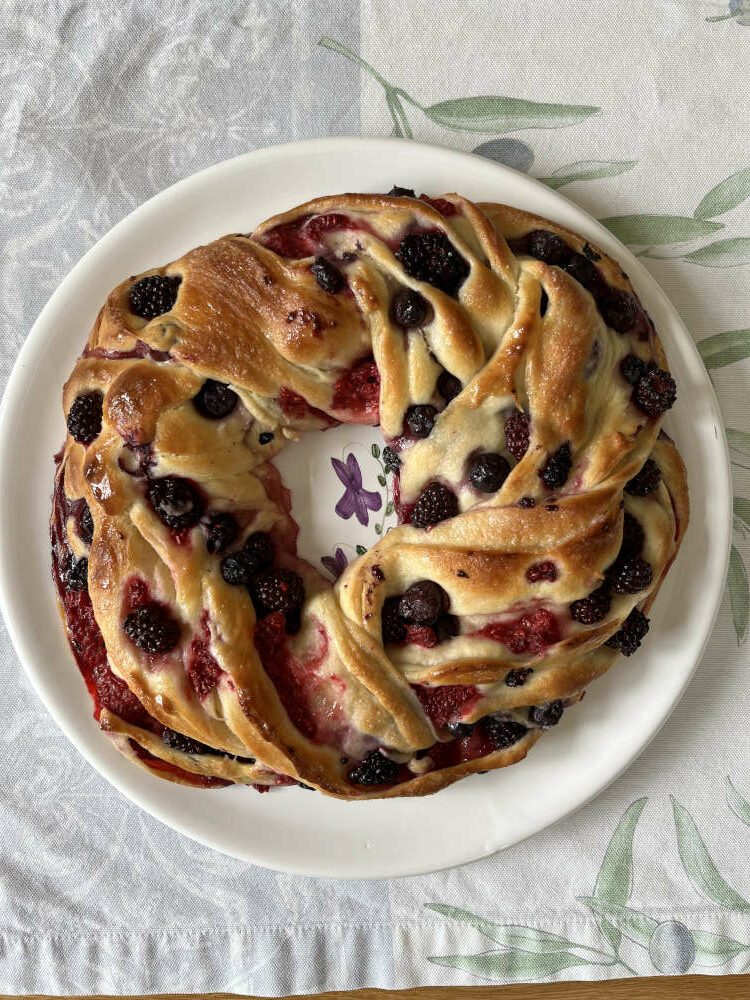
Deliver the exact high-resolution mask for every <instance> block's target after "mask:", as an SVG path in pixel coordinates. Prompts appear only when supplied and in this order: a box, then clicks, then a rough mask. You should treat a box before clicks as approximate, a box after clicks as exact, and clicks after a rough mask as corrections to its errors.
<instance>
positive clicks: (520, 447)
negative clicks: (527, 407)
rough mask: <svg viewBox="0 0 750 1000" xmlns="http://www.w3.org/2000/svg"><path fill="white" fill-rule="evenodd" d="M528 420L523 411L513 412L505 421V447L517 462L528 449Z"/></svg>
mask: <svg viewBox="0 0 750 1000" xmlns="http://www.w3.org/2000/svg"><path fill="white" fill-rule="evenodd" d="M529 425H530V420H529V418H528V416H527V414H525V413H524V412H523V410H514V411H513V412H512V413H511V414H510V416H509V417H508V418H507V419H506V421H505V447H506V448H507V449H508V451H509V452H510V453H511V455H512V456H513V458H515V460H516V461H517V462H520V461H521V459H522V458H523V456H524V455H525V454H526V452H527V451H528V448H529V436H530V431H529Z"/></svg>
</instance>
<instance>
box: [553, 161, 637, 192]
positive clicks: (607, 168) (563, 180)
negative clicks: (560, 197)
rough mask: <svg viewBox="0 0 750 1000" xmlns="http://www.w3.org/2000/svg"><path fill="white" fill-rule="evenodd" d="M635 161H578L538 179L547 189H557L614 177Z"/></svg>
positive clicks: (630, 167) (630, 166)
mask: <svg viewBox="0 0 750 1000" xmlns="http://www.w3.org/2000/svg"><path fill="white" fill-rule="evenodd" d="M637 162H638V161H637V160H579V161H578V163H566V164H565V166H564V167H558V169H557V170H553V171H552V173H551V174H550V176H549V177H540V178H539V180H540V181H543V182H544V183H545V184H546V185H547V187H551V188H554V189H555V190H557V189H558V188H561V187H563V185H565V184H572V183H573V182H574V181H594V180H599V179H600V178H602V177H615V176H616V175H617V174H624V173H625V171H626V170H632V169H633V167H634V166H635V165H636V163H637Z"/></svg>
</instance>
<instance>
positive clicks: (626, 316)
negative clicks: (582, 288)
mask: <svg viewBox="0 0 750 1000" xmlns="http://www.w3.org/2000/svg"><path fill="white" fill-rule="evenodd" d="M597 306H598V308H599V312H600V313H601V316H602V319H603V320H604V322H605V323H606V324H607V326H609V327H611V328H612V329H613V330H615V331H616V332H617V333H627V331H628V330H630V329H631V327H632V326H633V324H634V323H635V321H636V319H637V317H638V303H637V302H636V301H635V299H634V298H633V296H632V295H630V294H629V293H628V292H623V291H621V290H620V289H619V288H609V289H607V291H606V292H605V293H604V294H603V295H601V296H600V297H599V299H598V301H597ZM631 357H632V355H631Z"/></svg>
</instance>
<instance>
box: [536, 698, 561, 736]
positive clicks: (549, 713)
mask: <svg viewBox="0 0 750 1000" xmlns="http://www.w3.org/2000/svg"><path fill="white" fill-rule="evenodd" d="M562 715H563V703H562V702H561V701H550V702H548V703H547V704H546V705H535V706H534V707H533V708H530V709H529V722H531V723H532V724H533V725H535V726H539V727H540V728H541V729H549V728H550V727H551V726H556V725H557V723H558V722H559V721H560V719H562Z"/></svg>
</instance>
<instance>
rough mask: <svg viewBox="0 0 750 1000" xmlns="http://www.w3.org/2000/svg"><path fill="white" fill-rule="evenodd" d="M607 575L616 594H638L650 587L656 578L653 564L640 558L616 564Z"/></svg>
mask: <svg viewBox="0 0 750 1000" xmlns="http://www.w3.org/2000/svg"><path fill="white" fill-rule="evenodd" d="M607 573H608V575H609V581H610V585H611V587H612V590H614V592H615V593H616V594H637V593H639V592H640V591H641V590H645V589H646V587H650V586H651V581H652V580H653V578H654V571H653V569H652V568H651V564H650V563H647V562H646V560H645V559H641V558H640V557H639V556H636V558H635V559H628V560H627V561H625V562H619V561H618V562H616V563H615V564H614V566H611V567H610V569H609V570H608V571H607Z"/></svg>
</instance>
